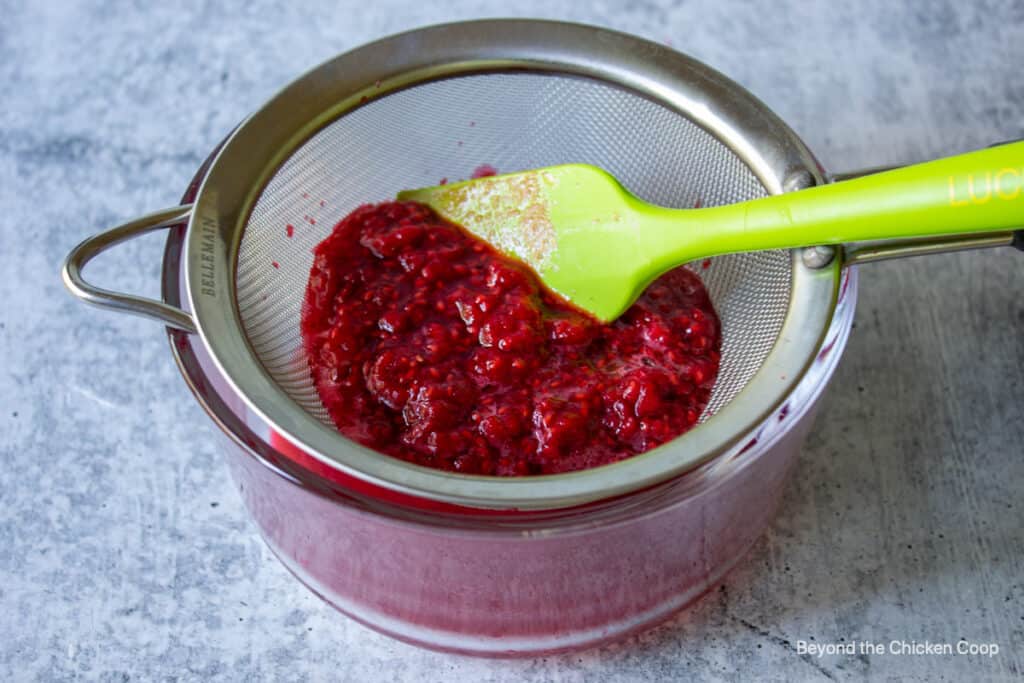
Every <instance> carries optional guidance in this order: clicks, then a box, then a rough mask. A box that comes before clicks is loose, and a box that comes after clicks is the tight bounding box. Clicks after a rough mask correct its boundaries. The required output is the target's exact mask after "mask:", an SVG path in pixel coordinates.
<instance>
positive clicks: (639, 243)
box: [398, 142, 1024, 321]
mask: <svg viewBox="0 0 1024 683" xmlns="http://www.w3.org/2000/svg"><path fill="white" fill-rule="evenodd" d="M398 198H399V199H400V200H415V201H419V202H422V203H425V204H428V205H430V206H431V207H432V208H433V209H434V210H435V211H437V212H438V213H439V214H440V215H442V216H443V217H444V218H446V219H448V220H450V221H452V222H454V223H457V224H459V225H461V226H463V227H464V228H466V229H467V230H469V231H470V232H472V233H473V234H475V235H477V236H478V237H480V238H482V239H484V240H486V241H487V242H490V243H491V244H492V245H494V246H495V247H497V248H498V249H499V250H500V251H502V252H505V253H506V254H508V255H511V256H513V257H516V258H518V259H520V260H522V261H524V262H525V263H526V264H527V265H529V266H531V267H532V268H533V269H534V270H535V271H536V272H537V274H538V275H539V276H540V278H541V280H542V281H543V282H544V283H545V284H546V285H547V286H548V287H550V288H551V289H552V290H554V291H555V292H558V293H559V294H561V295H562V296H564V297H566V298H567V299H568V300H569V301H571V302H572V303H573V304H575V305H576V306H578V307H579V308H581V309H583V310H585V311H588V312H589V313H591V314H593V315H594V316H595V317H596V318H598V319H599V320H603V321H611V320H614V319H615V318H617V317H618V316H619V315H621V314H622V313H623V312H625V310H626V309H627V308H629V306H630V304H632V303H633V301H635V300H636V298H637V297H638V296H639V295H640V294H641V292H643V290H644V288H645V287H647V285H648V284H650V283H651V282H652V281H653V280H654V279H655V278H656V277H658V275H660V274H662V273H664V272H665V271H667V270H670V269H671V268H674V267H675V266H678V265H681V264H683V263H687V262H689V261H695V260H698V259H704V258H709V257H713V256H719V255H723V254H730V253H736V252H744V251H757V250H761V249H780V248H796V247H806V246H814V245H836V244H842V243H846V242H860V241H867V240H885V239H894V238H910V237H928V236H936V235H959V234H964V233H975V232H982V231H985V232H988V231H996V230H1015V229H1018V228H1021V227H1022V226H1024V142H1014V143H1009V144H1005V145H1000V146H997V147H992V148H989V149H985V150H981V151H978V152H972V153H969V154H963V155H960V156H955V157H949V158H946V159H939V160H937V161H931V162H928V163H924V164H919V165H916V166H907V167H904V168H900V169H897V170H894V171H887V172H883V173H877V174H874V175H869V176H865V177H862V178H858V179H855V180H847V181H843V182H839V183H834V184H830V185H822V186H819V187H814V188H810V189H807V190H801V191H799V192H792V193H789V194H782V195H775V196H771V197H766V198H763V199H756V200H752V201H748V202H743V203H739V204H731V205H728V206H716V207H710V208H700V209H669V208H665V207H661V206H654V205H652V204H648V203H646V202H644V201H642V200H640V199H638V198H637V197H635V196H633V195H632V194H630V192H629V191H627V190H626V189H625V188H624V187H623V186H622V185H621V184H620V183H619V182H618V181H617V180H616V179H615V178H613V177H612V176H611V175H609V174H608V173H606V172H605V171H603V170H601V169H599V168H597V167H595V166H588V165H585V164H567V165H564V166H552V167H549V168H541V169H537V170H533V171H524V172H521V173H511V174H507V175H499V176H492V177H487V178H479V179H476V180H469V181H465V182H461V183H454V184H451V185H441V186H437V187H430V188H425V189H420V190H408V191H405V192H401V193H399V195H398ZM1022 234H1024V233H1022V232H1018V233H1017V241H1016V244H1017V245H1019V246H1022V247H1024V240H1022V239H1021V235H1022Z"/></svg>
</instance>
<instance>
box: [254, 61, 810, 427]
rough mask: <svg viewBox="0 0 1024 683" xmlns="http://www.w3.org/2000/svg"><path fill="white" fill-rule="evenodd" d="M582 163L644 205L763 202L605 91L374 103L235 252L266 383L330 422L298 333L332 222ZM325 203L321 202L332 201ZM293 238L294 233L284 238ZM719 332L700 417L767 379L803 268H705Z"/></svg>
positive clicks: (473, 80)
mask: <svg viewBox="0 0 1024 683" xmlns="http://www.w3.org/2000/svg"><path fill="white" fill-rule="evenodd" d="M570 162H580V163H589V164H594V165H596V166H599V167H601V168H604V169H605V170H607V171H608V172H610V173H611V174H612V175H613V176H615V177H616V178H618V179H619V180H620V181H621V182H622V183H623V184H624V185H625V186H626V187H627V188H629V189H630V190H631V191H632V192H634V193H635V194H637V195H638V196H639V197H641V198H643V199H645V200H647V201H650V202H653V203H656V204H661V205H664V206H671V207H692V206H694V205H695V204H696V203H697V202H700V203H701V204H702V205H704V206H714V205H720V204H728V203H733V202H737V201H743V200H747V199H753V198H756V197H759V196H763V195H764V194H765V190H764V188H763V186H762V185H761V184H760V182H759V181H758V180H757V178H756V177H755V176H754V174H753V173H752V172H751V171H750V169H749V168H748V167H747V166H746V165H745V164H744V162H743V161H742V160H741V159H740V158H739V157H737V156H736V155H735V154H734V153H733V152H731V151H730V150H729V149H728V148H727V147H726V146H725V145H724V144H722V143H721V142H720V141H719V140H718V139H716V138H715V137H714V136H712V135H710V134H709V133H707V132H706V131H705V130H704V129H702V128H700V127H699V126H697V125H696V124H695V123H693V122H692V121H690V120H689V119H688V118H686V117H685V116H683V115H682V114H679V113H677V112H676V111H674V110H671V109H669V108H668V107H666V106H664V105H662V104H659V103H657V102H654V101H652V100H650V99H647V98H645V97H642V96H640V95H637V94H635V93H633V92H630V91H627V90H625V89H623V88H620V87H618V86H614V85H610V84H607V83H604V82H602V81H598V80H593V79H585V78H579V77H573V76H561V75H557V74H548V73H544V74H541V73H530V72H515V73H490V74H481V75H471V76H460V77H455V78H449V79H446V80H439V81H430V82H425V83H422V84H419V85H416V86H414V87H411V88H408V89H406V90H402V91H399V92H395V93H392V94H388V95H384V96H381V97H379V98H375V99H373V100H371V101H370V102H368V103H366V104H365V105H363V106H362V107H360V108H358V109H356V110H355V111H352V112H350V113H348V114H346V115H344V116H342V117H340V118H338V119H336V120H335V121H333V122H332V123H330V124H328V125H327V126H326V127H325V128H323V129H322V130H320V131H319V132H318V133H317V134H316V135H314V136H313V137H312V138H310V139H309V140H308V141H307V142H306V143H304V144H303V145H302V146H301V147H299V148H298V149H297V150H296V151H295V153H294V154H292V155H291V156H290V157H289V158H288V159H287V160H286V161H285V162H284V163H283V164H282V166H281V167H280V169H279V170H278V171H277V173H276V174H275V175H274V176H273V177H272V179H271V180H270V182H269V183H268V184H267V186H266V188H265V189H264V191H263V192H262V194H261V196H260V197H259V199H258V201H257V203H256V205H255V207H254V209H253V211H252V214H251V216H250V218H249V220H248V223H247V225H246V228H245V232H244V234H243V236H242V240H241V244H240V246H239V252H238V269H237V273H236V286H237V294H238V308H239V315H240V317H241V320H242V324H243V327H244V329H245V332H246V335H247V336H248V339H249V342H250V344H251V345H252V348H253V350H254V351H255V353H256V355H257V357H258V358H259V359H260V361H261V363H262V364H263V366H264V368H265V369H266V371H267V372H268V373H269V374H270V376H271V377H272V378H273V379H274V380H275V381H276V382H277V383H278V384H279V385H280V386H281V388H282V389H283V390H284V391H285V392H286V393H287V394H288V395H289V396H290V397H291V398H292V399H293V400H294V401H295V402H296V403H298V404H299V405H300V406H302V408H304V409H305V410H306V411H308V412H309V413H311V414H313V415H314V416H316V417H317V418H319V419H320V420H321V421H323V422H324V423H326V424H331V422H330V419H329V417H328V416H327V413H326V411H325V410H324V408H323V406H322V405H321V403H320V399H319V397H318V396H317V393H316V389H315V388H314V386H313V382H312V379H311V377H310V373H309V370H308V366H307V364H306V359H305V354H304V351H303V346H302V337H301V334H300V328H299V320H300V315H301V311H302V302H303V298H304V295H305V289H306V282H307V279H308V277H309V269H310V266H311V265H312V250H313V248H314V247H315V246H316V244H317V243H319V242H320V241H321V240H323V239H324V237H326V236H327V235H328V234H329V232H330V231H331V229H332V228H333V226H334V225H335V223H337V222H338V221H339V220H340V219H341V218H342V217H343V216H345V215H346V214H347V213H349V212H350V211H351V210H353V209H354V208H356V207H357V206H359V205H360V204H364V203H367V202H375V201H383V200H387V199H393V198H394V196H395V194H396V193H397V192H398V191H399V190H401V189H406V188H414V187H423V186H428V185H436V184H438V183H439V182H440V181H441V179H442V178H448V179H449V180H452V181H455V180H460V179H463V178H467V177H469V176H470V174H471V173H472V171H473V169H474V168H476V167H477V166H479V165H481V164H490V165H492V166H494V167H496V168H497V169H498V170H499V172H511V171H518V170H524V169H530V168H537V167H541V166H551V165H556V164H563V163H570ZM321 203H322V204H321ZM288 225H291V226H294V230H293V235H292V236H291V237H289V236H288V234H287V232H288V231H287V226H288ZM695 271H696V272H698V273H699V274H700V276H701V277H702V279H703V280H704V283H705V285H706V286H707V288H708V291H709V292H710V295H711V298H712V301H713V302H714V305H715V308H716V310H717V311H718V314H719V317H720V318H721V321H722V339H723V342H722V344H723V347H722V361H721V368H720V371H719V376H718V380H717V383H716V385H715V388H714V390H713V391H712V395H711V400H710V402H709V404H708V407H707V409H706V410H705V414H704V416H703V417H702V419H706V418H707V417H709V416H711V415H713V414H714V413H715V411H717V410H718V409H719V408H721V407H722V406H724V405H725V404H726V403H727V402H728V401H729V400H730V399H732V398H733V397H734V396H735V395H736V394H737V393H739V391H740V390H742V389H743V387H744V386H745V385H746V383H747V381H748V380H749V379H750V378H751V377H752V376H753V375H754V373H755V372H756V371H757V370H758V369H759V368H760V366H761V364H762V362H763V361H764V359H765V357H766V356H767V355H768V353H769V352H770V351H771V349H772V346H773V344H774V342H775V339H776V337H777V335H778V332H779V330H780V328H781V327H782V323H783V319H784V318H785V315H786V312H787V309H788V305H789V293H790V280H791V261H790V257H789V255H788V253H786V252H782V251H775V252H761V253H754V254H741V255H735V256H727V257H720V258H716V259H714V260H713V261H712V263H711V265H710V266H709V267H708V268H706V269H704V268H702V267H700V266H696V267H695Z"/></svg>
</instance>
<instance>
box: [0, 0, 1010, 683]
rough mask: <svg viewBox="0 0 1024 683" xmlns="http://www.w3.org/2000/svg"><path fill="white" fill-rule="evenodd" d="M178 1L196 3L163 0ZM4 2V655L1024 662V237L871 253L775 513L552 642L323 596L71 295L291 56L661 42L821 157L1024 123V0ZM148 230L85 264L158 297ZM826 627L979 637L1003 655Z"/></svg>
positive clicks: (808, 671)
mask: <svg viewBox="0 0 1024 683" xmlns="http://www.w3.org/2000/svg"><path fill="white" fill-rule="evenodd" d="M172 5H181V6H182V7H181V8H173V7H172ZM758 5H759V6H757V7H755V5H754V4H753V3H750V4H745V3H739V2H728V1H725V0H694V1H683V2H654V1H646V2H644V1H636V2H623V3H617V2H607V1H605V2H601V1H598V0H591V1H588V2H571V3H570V2H552V1H551V0H540V1H536V0H520V1H518V2H512V3H508V2H501V3H498V2H495V3H488V2H481V1H477V2H447V3H433V2H422V1H420V2H398V1H393V0H374V1H373V2H330V3H323V5H322V6H318V5H316V4H314V3H310V2H286V1H284V0H269V1H260V2H257V1H249V2H244V3H237V4H234V5H233V6H230V7H228V6H227V4H226V3H211V2H198V1H193V2H184V3H156V2H153V3H147V2H134V3H127V2H125V3H121V2H90V3H77V2H74V3H73V2H62V1H59V0H40V1H38V2H32V3H29V2H16V1H10V0H7V1H4V0H0V85H2V86H3V89H2V104H0V209H2V214H0V215H2V218H0V225H2V231H0V254H2V269H0V301H2V302H3V303H2V308H0V401H2V412H0V434H2V435H0V448H2V455H3V467H2V469H0V679H2V680H5V681H6V680H47V681H48V680H71V679H76V680H77V679H85V680H107V681H122V680H246V681H253V682H255V681H281V680H328V679H340V680H351V681H360V682H362V681H370V680H395V681H421V680H463V681H483V680H488V681H518V680H523V679H532V680H558V681H561V680H572V681H574V680H601V681H627V680H682V679H686V678H698V679H705V680H736V681H746V680H751V679H753V678H762V677H763V678H771V679H775V680H813V679H834V680H850V679H860V678H866V677H869V678H875V679H904V680H906V679H916V680H951V681H959V680H969V679H973V680H984V679H991V680H1008V679H1014V678H1018V677H1019V676H1020V675H1021V673H1022V667H1024V644H1022V639H1024V585H1022V580H1024V531H1022V529H1024V503H1021V499H1020V491H1021V489H1022V487H1024V457H1022V456H1024V452H1022V451H1024V448H1022V445H1021V444H1022V443H1024V408H1022V404H1024V340H1022V339H1024V297H1022V292H1024V254H1016V253H1011V252H1009V251H1008V250H1006V251H1003V252H990V253H974V254H964V255H956V256H945V257H938V258H933V259H928V260H919V261H917V262H904V263H895V262H894V263H887V264H881V265H876V266H871V267H867V268H864V269H863V270H862V276H863V279H862V283H863V287H862V299H861V305H860V308H859V311H858V315H857V326H856V330H855V332H854V336H853V339H852V341H851V344H850V347H849V350H848V352H847V355H846V357H845V358H844V360H843V363H842V366H841V368H840V370H839V372H838V374H837V377H836V382H835V384H834V385H833V387H832V389H831V391H830V393H829V394H828V397H827V400H826V401H825V404H824V408H823V411H822V414H821V417H820V419H819V421H818V424H817V429H816V430H815V432H814V434H813V436H812V438H811V440H810V443H809V445H808V448H807V449H806V451H805V452H804V454H803V456H802V458H801V461H800V468H799V471H798V472H797V474H796V476H795V478H794V480H793V483H792V486H791V487H790V489H789V491H788V494H787V497H786V501H785V505H784V509H783V511H782V513H781V515H780V516H779V518H778V519H777V520H776V521H775V523H774V525H773V526H772V528H771V531H770V532H769V533H768V534H767V535H766V536H765V537H764V538H763V539H762V541H761V542H759V543H758V544H757V546H756V547H755V549H754V550H753V552H752V553H751V554H750V556H749V557H748V559H747V560H746V561H745V562H744V563H743V564H742V566H741V567H740V568H739V569H737V570H736V571H735V572H733V573H732V574H731V575H730V576H729V577H728V580H727V581H726V584H725V585H724V586H723V587H722V588H721V589H720V590H719V591H716V592H715V593H714V594H712V595H711V596H709V597H707V598H706V599H704V600H703V601H702V602H700V603H699V604H698V605H697V606H695V607H694V608H692V609H691V610H689V611H688V612H686V613H685V614H684V615H682V616H680V617H679V618H677V619H675V620H674V621H672V622H671V623H669V624H667V625H665V626H663V627H661V628H658V629H656V630H655V631H653V632H650V633H648V634H646V635H644V636H642V637H639V638H636V639H634V640H631V641H628V642H625V643H623V644H621V645H616V646H613V647H608V648H604V649H601V650H597V651H591V652H586V653H582V654H577V655H571V656H564V657H551V658H547V659H540V660H533V661H530V660H526V661H513V662H505V661H498V662H492V661H485V660H475V659H467V658H461V657H454V656H448V655H442V654H436V653H431V652H426V651H422V650H418V649H416V648H413V647H410V646H406V645H403V644H401V643H397V642H395V641H392V640H390V639H388V638H385V637H383V636H379V635H376V634H375V633H372V632H370V631H368V630H366V629H364V628H362V627H360V626H358V625H356V624H354V623H352V622H351V621H349V620H348V619H346V618H344V617H342V616H341V615H339V614H337V613H335V612H334V611H333V610H332V609H330V608H329V607H327V606H326V605H324V604H323V603H321V602H320V601H319V600H317V599H316V598H315V597H313V596H312V594H310V593H309V592H308V591H307V590H306V589H305V588H303V587H301V586H300V585H299V584H298V583H297V582H296V581H294V580H293V579H292V578H291V577H290V576H289V575H288V574H287V573H286V572H285V570H284V569H283V568H282V567H281V566H280V565H279V564H278V563H277V561H275V560H274V559H273V558H272V557H271V555H270V553H269V551H268V550H267V549H266V548H265V547H264V545H263V543H262V542H261V541H260V540H259V538H258V537H257V535H256V531H255V529H254V528H253V526H252V525H250V523H249V522H248V521H247V519H246V514H245V512H244V511H243V509H242V507H241V503H240V500H239V497H238V496H237V494H236V492H235V491H234V490H233V488H232V485H231V483H230V482H229V479H228V475H227V471H226V469H225V467H224V465H223V464H222V462H221V460H220V458H219V456H218V454H217V453H216V451H215V450H214V447H213V444H212V440H211V429H212V427H210V426H209V425H208V423H207V420H206V418H205V417H204V415H203V414H202V412H201V410H200V409H199V407H198V406H197V405H196V403H195V402H194V401H193V400H192V398H191V396H190V394H189V392H188V390H187V389H186V388H185V385H184V383H183V382H182V381H181V379H180V378H179V377H178V375H177V371H176V370H175V368H174V366H173V363H172V360H171V357H170V355H169V353H168V350H167V343H166V339H165V338H164V335H163V333H162V331H161V330H160V329H159V327H158V326H157V325H155V324H152V323H149V322H146V321H142V320H136V319H133V318H127V317H123V316H116V315H113V314H109V313H106V312H100V311H96V310H92V309H87V308H86V307H84V306H82V305H79V304H77V303H76V302H74V301H73V300H72V299H71V298H70V297H69V296H68V295H66V293H65V292H64V291H63V289H62V287H61V285H60V282H59V279H58V275H57V273H58V267H59V264H60V261H61V259H62V258H63V256H64V255H65V253H66V252H67V251H68V250H69V249H70V248H71V246H72V245H73V244H75V243H76V242H78V241H79V240H80V239H82V238H83V237H85V236H86V235H88V234H91V233H94V232H97V231H99V230H101V229H102V228H105V227H107V226H110V225H112V224H114V223H115V222H117V221H119V220H121V219H125V218H128V217H132V216H135V215H138V214H140V213H143V212H146V211H148V210H151V209H155V208H158V207H162V206H165V205H169V204H173V203H175V202H176V200H177V199H178V197H179V195H180V194H181V192H182V190H183V188H184V186H185V184H186V182H187V181H188V179H189V178H190V177H191V175H192V173H193V171H194V170H195V168H196V167H197V165H198V164H199V163H200V161H201V160H202V159H203V158H204V157H205V156H206V154H207V152H208V151H209V150H210V148H211V147H212V145H214V144H215V143H216V142H217V141H218V140H220V139H221V137H222V136H223V135H224V134H225V133H226V132H227V131H228V130H229V129H230V128H231V127H232V126H233V125H234V124H235V123H236V122H237V121H238V120H239V119H241V118H242V117H243V116H245V115H246V113H248V112H250V111H251V110H253V109H254V108H256V107H257V106H259V104H260V103H261V102H263V101H264V100H265V99H267V98H268V97H269V96H270V95H271V94H273V93H274V92H275V91H276V90H277V89H279V88H280V87H282V86H283V85H284V84H285V83H287V82H288V81H289V80H290V79H292V78H293V77H295V76H296V75H297V74H299V73H301V72H303V71H305V70H306V69H308V68H310V67H312V66H313V65H315V64H317V63H319V62H320V61H322V60H324V59H326V58H328V57H330V56H332V55H334V54H335V53H337V52H339V51H342V50H346V49H348V48H351V47H353V46H355V45H357V44H359V43H362V42H364V41H367V40H370V39H373V38H376V37H379V36H381V35H384V34H387V33H390V32H394V31H397V30H400V29H405V28H410V27H414V26H417V25H422V24H428V23H434V22H440V21H445V20H451V19H457V18H467V17H472V16H499V15H523V16H531V15H532V16H542V17H560V18H568V19H575V20H581V21H587V22H592V23H597V24H603V25H607V26H611V27H615V28H618V29H622V30H626V31H630V32H634V33H638V34H640V35H643V36H647V37H649V38H652V39H654V40H659V41H665V42H667V43H670V44H671V45H673V46H675V47H677V48H678V49H681V50H684V51H686V52H689V53H691V54H693V55H695V56H696V57H698V58H699V59H702V60H704V61H706V62H708V63H710V64H711V65H712V66H715V67H717V68H719V69H721V70H723V71H724V72H725V73H727V74H729V75H731V76H732V77H733V78H735V79H737V80H738V81H739V82H740V83H742V84H744V85H745V86H747V87H749V88H750V89H751V90H753V92H754V93H755V94H757V95H759V96H760V97H761V98H763V99H764V100H765V101H766V102H767V103H768V104H769V105H770V106H771V107H772V108H774V109H775V110H776V111H777V112H778V113H779V114H781V116H782V117H783V118H784V119H786V120H787V121H789V122H790V123H791V124H792V125H793V127H794V128H795V129H796V130H797V131H798V132H799V133H800V134H801V135H803V136H804V138H805V139H806V140H807V141H808V143H809V144H810V146H811V148H812V149H814V150H815V151H816V152H817V153H818V155H819V156H820V157H821V159H822V161H823V162H824V163H825V165H826V167H828V168H830V169H833V170H845V169H851V168H858V167H863V166H869V165H876V164H893V163H907V162H913V161H919V160H924V159H927V158H930V157H936V156H940V155H943V154H947V153H954V152H959V151H966V150H968V149H971V148H975V147H980V146H984V145H986V144H988V143H991V142H994V141H997V140H1002V139H1007V138H1010V137H1020V136H1024V40H1022V39H1024V4H1022V3H1021V2H1019V1H1018V2H1012V1H1011V2H939V1H936V2H918V3H893V2H880V1H873V2H853V3H832V2H808V1H807V0H801V1H795V0H794V1H792V2H773V3H758ZM160 245H161V237H159V236H153V237H152V238H149V239H146V240H142V241H140V242H138V243H133V244H131V245H128V246H126V247H124V248H123V249H121V250H119V251H118V252H116V254H112V255H111V256H110V258H105V259H104V260H103V261H102V263H100V264H97V266H96V267H95V268H94V269H93V271H92V272H93V277H94V278H95V279H97V280H98V281H101V282H103V283H105V284H108V285H112V286H115V287H117V288H121V289H125V290H134V291H141V292H145V293H149V294H155V293H156V290H157V285H156V282H157V272H158V261H159V258H160ZM812 638H813V639H814V641H815V642H818V643H821V642H836V641H844V640H845V641H850V640H870V641H875V642H888V641H889V640H891V639H907V640H910V639H915V640H919V641H921V640H925V639H928V640H931V641H933V642H934V641H939V642H955V641H956V640H957V639H959V638H967V639H969V640H973V641H983V642H994V643H997V644H998V645H999V646H1000V648H1001V653H1000V654H999V656H998V657H995V658H991V659H981V658H971V657H928V656H920V657H896V656H891V655H888V656H870V657H848V656H833V657H825V658H823V659H820V660H816V659H814V658H812V657H807V656H803V657H801V656H799V655H798V654H796V652H795V643H796V641H797V640H798V639H805V640H810V639H812Z"/></svg>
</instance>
